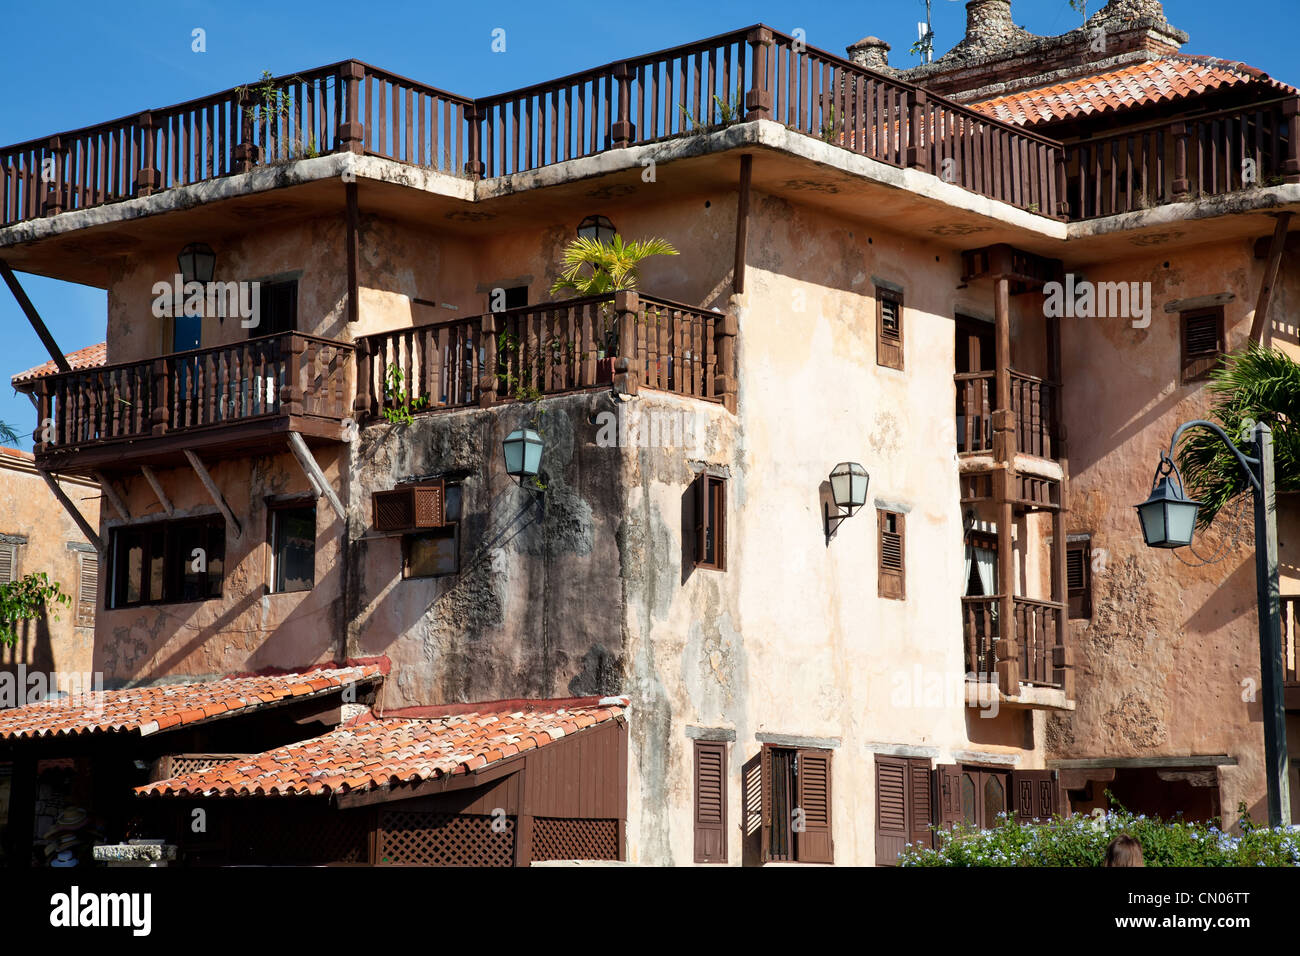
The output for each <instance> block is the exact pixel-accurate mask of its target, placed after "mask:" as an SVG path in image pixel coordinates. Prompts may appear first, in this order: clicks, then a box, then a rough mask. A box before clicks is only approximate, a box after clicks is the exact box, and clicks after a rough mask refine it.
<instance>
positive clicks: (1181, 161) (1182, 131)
mask: <svg viewBox="0 0 1300 956" xmlns="http://www.w3.org/2000/svg"><path fill="white" fill-rule="evenodd" d="M1173 134H1174V188H1173V194H1174V195H1175V196H1186V195H1187V194H1188V193H1189V192H1190V191H1191V188H1192V185H1191V183H1190V182H1189V181H1188V179H1187V137H1188V136H1189V135H1191V134H1190V133H1189V132H1188V130H1187V124H1186V123H1184V122H1182V121H1178V122H1176V123H1174V125H1173Z"/></svg>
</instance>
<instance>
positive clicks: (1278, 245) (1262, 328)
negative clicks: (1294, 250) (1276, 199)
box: [1250, 212, 1293, 347]
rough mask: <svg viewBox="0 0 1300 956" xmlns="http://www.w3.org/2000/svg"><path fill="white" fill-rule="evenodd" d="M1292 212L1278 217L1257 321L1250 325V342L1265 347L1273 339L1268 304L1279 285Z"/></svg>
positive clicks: (1260, 295) (1282, 213)
mask: <svg viewBox="0 0 1300 956" xmlns="http://www.w3.org/2000/svg"><path fill="white" fill-rule="evenodd" d="M1292 215H1293V214H1292V213H1290V212H1281V213H1278V215H1277V227H1276V228H1275V229H1274V230H1273V245H1272V248H1270V249H1269V254H1268V265H1266V266H1265V267H1264V281H1263V282H1261V283H1260V285H1259V301H1258V302H1256V303H1255V321H1253V322H1252V323H1250V340H1251V341H1252V342H1256V343H1258V344H1260V345H1263V346H1265V347H1267V346H1268V344H1269V340H1270V339H1271V338H1272V337H1273V330H1272V329H1271V328H1270V327H1269V324H1268V304H1269V300H1271V299H1272V298H1273V287H1274V285H1276V284H1277V271H1278V269H1279V268H1281V266H1282V253H1283V252H1285V251H1286V229H1287V226H1289V225H1290V224H1291V216H1292Z"/></svg>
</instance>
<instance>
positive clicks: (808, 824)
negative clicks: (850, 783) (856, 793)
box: [794, 748, 835, 863]
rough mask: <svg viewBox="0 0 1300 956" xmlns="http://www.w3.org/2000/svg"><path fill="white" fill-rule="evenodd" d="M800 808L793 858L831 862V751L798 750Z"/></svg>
mask: <svg viewBox="0 0 1300 956" xmlns="http://www.w3.org/2000/svg"><path fill="white" fill-rule="evenodd" d="M796 753H797V760H798V772H797V782H798V794H797V799H798V801H799V809H801V810H803V830H802V831H799V830H796V831H795V834H794V858H795V859H796V860H797V861H799V862H800V863H833V862H834V861H835V860H834V858H835V853H834V847H833V845H832V842H831V752H830V751H829V750H811V749H807V748H803V749H800V750H798V751H797V752H796Z"/></svg>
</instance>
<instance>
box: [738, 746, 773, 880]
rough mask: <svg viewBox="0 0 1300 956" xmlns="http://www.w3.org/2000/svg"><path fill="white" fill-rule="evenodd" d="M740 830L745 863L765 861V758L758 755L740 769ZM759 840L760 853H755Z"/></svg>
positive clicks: (760, 754)
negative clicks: (743, 843) (755, 842)
mask: <svg viewBox="0 0 1300 956" xmlns="http://www.w3.org/2000/svg"><path fill="white" fill-rule="evenodd" d="M740 828H741V831H742V832H743V834H744V840H745V850H744V853H743V855H742V859H743V860H745V861H749V860H758V861H761V860H762V859H763V856H764V854H765V853H766V852H767V841H766V839H764V836H765V833H766V831H765V829H764V827H763V756H762V753H761V752H760V753H756V754H754V756H752V757H751V758H749V760H746V761H745V764H744V766H742V767H741V768H740ZM755 840H757V841H758V843H757V847H758V849H759V852H758V853H754V848H755V844H754V843H753V842H752V841H755Z"/></svg>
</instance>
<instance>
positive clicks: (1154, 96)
mask: <svg viewBox="0 0 1300 956" xmlns="http://www.w3.org/2000/svg"><path fill="white" fill-rule="evenodd" d="M1248 84H1254V85H1257V86H1265V87H1268V88H1270V89H1273V90H1276V91H1278V92H1286V93H1294V92H1295V88H1294V87H1292V86H1289V85H1287V84H1286V83H1282V82H1280V81H1278V80H1274V79H1272V78H1271V77H1269V75H1268V74H1267V73H1264V72H1261V71H1260V70H1257V69H1255V68H1254V67H1251V66H1247V65H1246V64H1244V63H1233V62H1229V61H1227V60H1218V59H1215V58H1213V57H1206V56H1190V55H1180V56H1177V57H1166V58H1164V59H1160V60H1151V61H1149V62H1146V63H1138V64H1134V65H1132V66H1126V67H1124V68H1123V69H1119V70H1113V71H1111V72H1108V73H1099V74H1096V75H1094V76H1083V77H1078V78H1076V79H1073V80H1069V81H1067V82H1065V83H1056V84H1053V85H1051V86H1044V87H1039V88H1038V89H1034V90H1020V91H1018V92H1015V93H1010V94H1008V95H1006V96H998V97H995V98H993V99H989V100H984V101H982V102H979V103H972V104H970V105H971V108H972V109H975V110H978V111H979V112H981V113H983V114H985V115H986V116H992V117H994V118H996V119H1000V120H1004V121H1006V122H1009V123H1017V124H1019V125H1021V126H1036V125H1039V124H1043V123H1054V122H1059V121H1061V120H1067V119H1075V118H1079V117H1085V116H1092V115H1095V114H1097V113H1104V112H1111V111H1115V110H1125V109H1132V108H1134V107H1138V106H1146V105H1149V104H1152V103H1160V102H1165V101H1173V100H1179V99H1185V98H1188V97H1193V96H1199V95H1200V94H1202V93H1206V92H1209V91H1212V90H1217V89H1221V88H1223V87H1229V86H1242V85H1248Z"/></svg>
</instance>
